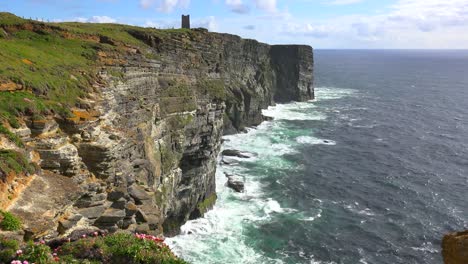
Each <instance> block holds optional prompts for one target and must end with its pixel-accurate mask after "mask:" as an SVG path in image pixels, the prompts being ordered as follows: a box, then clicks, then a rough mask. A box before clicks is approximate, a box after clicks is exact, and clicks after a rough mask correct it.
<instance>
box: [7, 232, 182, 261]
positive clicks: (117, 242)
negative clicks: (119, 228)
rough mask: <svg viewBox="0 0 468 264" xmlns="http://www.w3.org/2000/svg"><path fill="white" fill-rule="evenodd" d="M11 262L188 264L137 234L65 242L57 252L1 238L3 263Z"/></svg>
mask: <svg viewBox="0 0 468 264" xmlns="http://www.w3.org/2000/svg"><path fill="white" fill-rule="evenodd" d="M52 252H54V253H52ZM12 261H21V262H20V263H23V261H28V263H36V264H53V263H63V264H70V263H82V264H84V263H86V264H94V263H117V264H187V262H185V261H184V260H182V259H179V258H178V257H176V256H175V255H174V254H173V253H172V251H171V250H170V249H169V247H168V246H167V245H166V244H164V243H163V242H162V240H161V239H159V238H156V237H153V236H148V235H138V234H137V235H132V234H113V235H109V236H97V235H96V236H92V237H87V238H83V239H79V240H77V241H74V242H66V243H65V244H63V245H62V246H61V247H58V248H54V249H51V248H50V247H49V246H47V245H46V244H45V242H44V241H40V242H36V243H34V242H28V243H27V244H26V245H23V246H20V245H19V243H18V242H17V241H15V240H10V239H6V238H0V263H13V262H12ZM15 263H16V262H15Z"/></svg>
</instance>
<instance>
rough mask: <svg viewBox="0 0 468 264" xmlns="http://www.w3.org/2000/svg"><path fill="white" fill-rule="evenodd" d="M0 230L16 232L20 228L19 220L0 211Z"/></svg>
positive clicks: (8, 213)
mask: <svg viewBox="0 0 468 264" xmlns="http://www.w3.org/2000/svg"><path fill="white" fill-rule="evenodd" d="M0 215H1V218H2V220H1V222H0V229H1V230H4V231H18V230H20V229H21V227H22V223H21V220H20V219H19V218H18V217H16V216H14V215H13V214H11V213H10V212H6V211H0Z"/></svg>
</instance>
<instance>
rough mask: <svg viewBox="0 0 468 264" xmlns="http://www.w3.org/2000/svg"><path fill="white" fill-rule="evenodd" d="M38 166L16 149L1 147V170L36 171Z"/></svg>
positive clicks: (16, 171)
mask: <svg viewBox="0 0 468 264" xmlns="http://www.w3.org/2000/svg"><path fill="white" fill-rule="evenodd" d="M35 171H36V167H35V166H34V165H33V164H32V163H29V161H28V160H27V159H26V158H25V157H24V156H23V154H21V153H19V152H17V151H14V150H5V149H0V172H1V173H4V174H9V173H11V172H14V173H34V172H35Z"/></svg>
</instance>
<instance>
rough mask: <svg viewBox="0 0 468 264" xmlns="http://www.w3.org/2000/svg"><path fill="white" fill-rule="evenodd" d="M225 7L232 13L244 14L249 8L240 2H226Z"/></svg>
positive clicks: (236, 0)
mask: <svg viewBox="0 0 468 264" xmlns="http://www.w3.org/2000/svg"><path fill="white" fill-rule="evenodd" d="M226 5H227V6H228V7H229V9H230V10H231V11H232V12H234V13H238V14H245V13H248V12H249V7H248V6H247V5H245V4H244V3H243V2H242V0H226Z"/></svg>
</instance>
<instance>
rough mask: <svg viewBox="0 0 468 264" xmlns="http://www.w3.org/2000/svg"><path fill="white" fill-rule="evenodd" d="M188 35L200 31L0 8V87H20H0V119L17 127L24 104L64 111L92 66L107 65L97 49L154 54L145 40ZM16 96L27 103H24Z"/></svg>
mask: <svg viewBox="0 0 468 264" xmlns="http://www.w3.org/2000/svg"><path fill="white" fill-rule="evenodd" d="M194 34H200V33H196V32H194V31H191V30H187V29H169V30H157V29H152V28H140V27H135V26H129V25H119V24H92V23H76V22H69V23H43V22H38V21H33V20H24V19H21V18H19V17H17V16H15V15H13V14H10V13H2V12H0V47H1V49H0V61H1V62H2V63H0V87H1V85H2V84H12V83H13V84H17V85H18V86H19V87H21V88H22V91H21V92H18V91H15V92H1V91H0V119H4V120H7V121H8V122H9V123H10V124H11V125H12V126H18V120H17V119H16V117H18V116H22V115H25V114H26V115H27V114H32V113H30V112H26V113H25V111H24V110H27V109H28V108H30V109H34V110H38V111H43V112H44V111H45V112H47V113H51V112H48V111H50V110H55V112H52V114H57V113H58V114H60V115H62V114H69V111H68V112H67V111H66V109H70V108H71V107H73V106H75V105H76V103H77V101H78V98H80V97H85V96H86V95H87V94H88V93H89V92H90V91H91V89H92V85H93V84H94V83H95V81H96V80H97V75H96V74H97V71H98V69H99V68H100V67H101V66H102V65H103V63H107V62H103V61H101V60H99V56H98V53H99V52H105V53H106V54H110V56H111V57H113V56H114V55H115V57H118V58H125V56H126V52H127V51H126V47H128V46H131V47H134V48H137V49H140V50H142V52H143V53H142V54H143V55H141V56H143V57H145V56H147V57H150V58H159V55H158V54H154V53H148V48H149V47H148V45H149V44H150V43H149V42H150V41H149V40H150V39H154V38H159V39H164V38H168V37H174V36H186V37H188V38H193V37H194ZM116 63H117V62H116ZM118 77H121V76H118ZM24 90H26V91H30V93H29V94H27V93H26V92H24ZM22 98H28V99H29V100H30V102H28V104H25V103H24V101H21V100H22ZM31 101H32V102H31ZM9 102H10V103H9ZM16 106H18V107H19V108H21V109H16V108H17V107H16Z"/></svg>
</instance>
